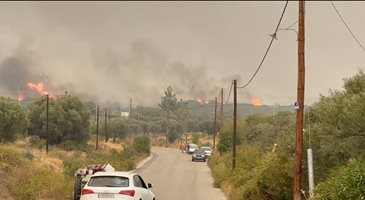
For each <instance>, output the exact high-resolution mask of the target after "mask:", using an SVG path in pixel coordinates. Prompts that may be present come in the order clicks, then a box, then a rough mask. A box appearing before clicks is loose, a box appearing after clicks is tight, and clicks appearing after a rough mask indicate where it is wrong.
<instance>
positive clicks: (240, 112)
mask: <svg viewBox="0 0 365 200" xmlns="http://www.w3.org/2000/svg"><path fill="white" fill-rule="evenodd" d="M188 105H189V113H190V115H191V116H196V117H197V118H204V117H207V116H213V117H214V102H212V101H210V102H209V104H207V105H202V104H199V103H197V102H195V101H188ZM237 107H238V108H237V117H238V119H244V118H246V117H247V116H249V115H254V114H259V115H273V114H276V113H278V112H294V107H293V106H291V105H289V106H280V105H277V106H275V107H274V106H269V105H262V106H254V105H252V104H246V103H243V104H238V105H237ZM219 116H220V105H218V107H217V118H219ZM224 116H225V120H228V119H232V118H233V104H227V105H224Z"/></svg>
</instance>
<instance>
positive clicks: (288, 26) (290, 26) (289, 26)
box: [286, 20, 298, 29]
mask: <svg viewBox="0 0 365 200" xmlns="http://www.w3.org/2000/svg"><path fill="white" fill-rule="evenodd" d="M297 23H298V20H297V21H296V22H294V23H293V24H292V25H290V26H288V28H286V29H290V28H291V27H293V26H294V25H295V24H297Z"/></svg>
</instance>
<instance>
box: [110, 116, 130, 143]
mask: <svg viewBox="0 0 365 200" xmlns="http://www.w3.org/2000/svg"><path fill="white" fill-rule="evenodd" d="M109 133H110V134H111V136H113V137H118V138H120V139H124V138H126V137H127V133H128V126H127V125H126V120H121V119H118V118H117V119H114V120H112V121H111V123H110V125H109Z"/></svg>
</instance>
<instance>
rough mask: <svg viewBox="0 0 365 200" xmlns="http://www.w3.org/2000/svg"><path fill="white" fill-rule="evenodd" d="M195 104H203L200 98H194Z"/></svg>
mask: <svg viewBox="0 0 365 200" xmlns="http://www.w3.org/2000/svg"><path fill="white" fill-rule="evenodd" d="M195 102H197V103H200V104H202V103H203V99H202V98H201V97H196V98H195Z"/></svg>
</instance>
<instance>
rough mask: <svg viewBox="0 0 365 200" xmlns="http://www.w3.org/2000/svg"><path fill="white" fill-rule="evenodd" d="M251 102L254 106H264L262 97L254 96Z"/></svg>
mask: <svg viewBox="0 0 365 200" xmlns="http://www.w3.org/2000/svg"><path fill="white" fill-rule="evenodd" d="M251 103H252V104H253V105H254V106H262V101H261V100H260V99H257V98H253V99H251Z"/></svg>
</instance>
